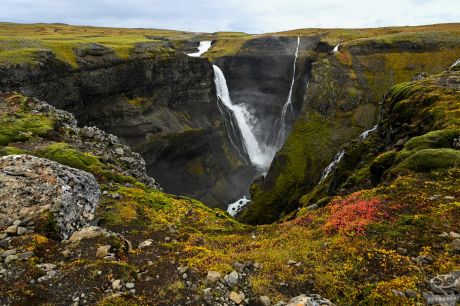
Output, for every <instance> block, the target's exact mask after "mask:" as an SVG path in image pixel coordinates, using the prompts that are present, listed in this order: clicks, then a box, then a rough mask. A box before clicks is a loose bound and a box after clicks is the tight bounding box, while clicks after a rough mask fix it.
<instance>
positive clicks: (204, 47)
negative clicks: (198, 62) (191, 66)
mask: <svg viewBox="0 0 460 306" xmlns="http://www.w3.org/2000/svg"><path fill="white" fill-rule="evenodd" d="M209 48H211V41H208V40H205V41H200V45H199V46H198V51H197V52H194V53H189V54H187V55H188V56H191V57H200V56H201V55H202V54H203V53H205V52H207V51H208V50H209Z"/></svg>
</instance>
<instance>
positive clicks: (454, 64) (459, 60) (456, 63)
mask: <svg viewBox="0 0 460 306" xmlns="http://www.w3.org/2000/svg"><path fill="white" fill-rule="evenodd" d="M458 64H460V58H459V59H458V60H456V61H455V63H453V64H452V66H450V68H453V67H455V66H457V65H458Z"/></svg>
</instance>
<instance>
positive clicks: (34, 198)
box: [0, 155, 100, 239]
mask: <svg viewBox="0 0 460 306" xmlns="http://www.w3.org/2000/svg"><path fill="white" fill-rule="evenodd" d="M99 196H100V190H99V185H98V183H97V181H96V179H95V178H94V176H93V175H92V174H90V173H87V172H85V171H82V170H78V169H74V168H70V167H67V166H64V165H61V164H59V163H56V162H53V161H50V160H48V159H44V158H38V157H34V156H30V155H9V156H5V157H3V158H2V159H0V227H5V226H7V225H9V223H11V220H15V219H24V218H30V217H37V216H39V215H40V214H44V213H47V212H50V213H51V214H52V217H53V220H54V223H55V230H56V231H57V234H58V235H59V236H60V237H61V238H64V239H67V238H68V237H69V236H70V235H71V234H72V233H73V232H74V231H76V230H78V229H79V228H81V227H82V226H85V225H87V224H88V223H89V221H90V220H92V219H93V217H94V211H95V209H96V206H97V204H98V202H99Z"/></svg>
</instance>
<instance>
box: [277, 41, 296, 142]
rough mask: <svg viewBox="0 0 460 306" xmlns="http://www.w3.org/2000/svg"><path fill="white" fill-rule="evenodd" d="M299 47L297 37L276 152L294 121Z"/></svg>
mask: <svg viewBox="0 0 460 306" xmlns="http://www.w3.org/2000/svg"><path fill="white" fill-rule="evenodd" d="M299 46H300V37H297V48H296V50H295V56H294V64H293V70H292V81H291V87H290V88H289V94H288V97H287V100H286V103H284V105H283V109H282V111H281V118H280V128H279V131H278V137H277V138H276V143H275V147H276V150H279V149H280V148H281V146H282V145H283V143H284V141H285V140H286V137H287V135H288V133H289V129H290V127H289V125H290V124H292V121H293V119H294V118H293V116H294V109H293V108H292V91H293V89H294V83H295V72H296V64H297V57H298V55H299ZM275 126H276V125H275Z"/></svg>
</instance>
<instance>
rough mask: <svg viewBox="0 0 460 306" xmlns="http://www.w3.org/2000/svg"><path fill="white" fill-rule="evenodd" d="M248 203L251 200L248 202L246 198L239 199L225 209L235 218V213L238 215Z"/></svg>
mask: <svg viewBox="0 0 460 306" xmlns="http://www.w3.org/2000/svg"><path fill="white" fill-rule="evenodd" d="M249 202H251V200H249V199H248V198H246V197H243V198H241V199H239V200H238V201H236V202H235V203H232V204H229V205H228V208H227V212H228V213H229V214H230V215H232V216H235V215H236V214H237V213H239V212H240V211H241V210H243V208H244V207H245V206H246V205H247V204H248V203H249Z"/></svg>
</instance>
